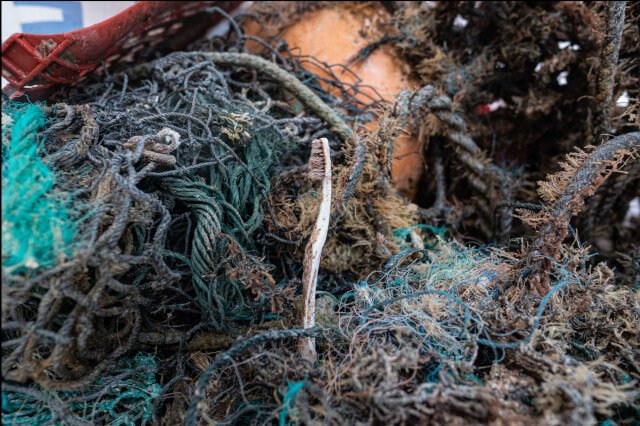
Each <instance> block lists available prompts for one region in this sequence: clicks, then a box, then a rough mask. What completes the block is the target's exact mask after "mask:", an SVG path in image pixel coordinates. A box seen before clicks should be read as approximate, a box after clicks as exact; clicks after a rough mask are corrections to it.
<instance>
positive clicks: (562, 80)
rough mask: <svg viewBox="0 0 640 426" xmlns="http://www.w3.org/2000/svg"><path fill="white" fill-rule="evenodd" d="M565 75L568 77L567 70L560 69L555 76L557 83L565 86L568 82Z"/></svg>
mask: <svg viewBox="0 0 640 426" xmlns="http://www.w3.org/2000/svg"><path fill="white" fill-rule="evenodd" d="M567 77H569V71H562V72H561V73H560V74H558V77H556V80H558V85H560V86H566V85H567V84H568V80H567Z"/></svg>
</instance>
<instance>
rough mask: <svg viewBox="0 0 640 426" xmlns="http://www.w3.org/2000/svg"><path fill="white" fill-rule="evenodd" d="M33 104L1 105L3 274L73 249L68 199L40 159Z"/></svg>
mask: <svg viewBox="0 0 640 426" xmlns="http://www.w3.org/2000/svg"><path fill="white" fill-rule="evenodd" d="M45 121H46V120H45V115H44V112H43V111H42V109H40V107H39V106H37V105H30V104H19V103H13V104H10V105H8V106H6V107H3V109H2V273H3V275H7V274H9V275H10V274H19V273H24V272H26V271H29V270H31V271H34V270H38V269H42V268H48V267H50V266H52V265H55V264H56V263H58V262H60V261H61V260H63V259H64V258H65V257H66V256H68V255H69V254H70V253H71V246H72V243H73V241H74V238H75V235H76V232H77V226H76V223H75V221H74V218H73V213H72V211H71V210H70V208H71V202H72V200H71V198H70V195H69V194H68V193H65V192H64V191H59V190H57V188H56V173H55V172H54V170H52V169H51V168H50V167H49V165H48V164H46V163H45V161H43V157H42V151H43V146H42V144H43V141H42V140H41V137H40V136H39V133H38V132H39V131H40V130H41V129H42V128H43V126H44V124H45Z"/></svg>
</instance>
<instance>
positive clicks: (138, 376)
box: [2, 353, 161, 426]
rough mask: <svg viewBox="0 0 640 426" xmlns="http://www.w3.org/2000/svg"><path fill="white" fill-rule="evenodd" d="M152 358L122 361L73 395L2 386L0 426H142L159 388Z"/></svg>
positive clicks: (155, 365) (143, 357)
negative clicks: (107, 374) (114, 369)
mask: <svg viewBox="0 0 640 426" xmlns="http://www.w3.org/2000/svg"><path fill="white" fill-rule="evenodd" d="M157 370H158V366H157V363H156V360H155V358H154V357H153V356H150V355H147V354H144V353H138V354H137V355H135V356H134V357H131V358H123V359H122V360H121V361H120V362H119V363H118V367H117V369H116V371H114V372H113V374H112V375H110V376H107V377H105V378H101V379H100V380H98V381H97V382H96V383H94V384H92V385H90V386H88V387H86V388H83V389H80V390H77V391H71V392H54V391H45V390H43V389H41V388H39V387H37V386H30V387H22V386H15V385H4V386H3V390H2V424H6V425H33V426H35V425H42V424H57V425H67V424H69V425H80V424H82V425H91V424H105V425H113V426H134V425H146V424H149V423H150V422H151V418H152V412H153V411H152V408H153V401H154V399H155V398H156V397H157V396H158V395H159V393H160V390H161V386H160V385H159V384H158V383H157V382H156V372H157Z"/></svg>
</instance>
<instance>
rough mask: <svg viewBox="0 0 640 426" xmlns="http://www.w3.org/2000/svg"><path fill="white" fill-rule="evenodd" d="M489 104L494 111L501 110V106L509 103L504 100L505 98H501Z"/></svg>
mask: <svg viewBox="0 0 640 426" xmlns="http://www.w3.org/2000/svg"><path fill="white" fill-rule="evenodd" d="M487 106H488V107H489V111H491V112H493V111H497V110H499V109H500V108H504V107H506V106H507V103H506V102H505V101H504V99H502V98H500V99H498V100H497V101H493V102H491V103H490V104H489V105H487Z"/></svg>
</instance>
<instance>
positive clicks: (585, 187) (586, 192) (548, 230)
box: [518, 132, 640, 295]
mask: <svg viewBox="0 0 640 426" xmlns="http://www.w3.org/2000/svg"><path fill="white" fill-rule="evenodd" d="M639 148H640V132H634V133H628V134H625V135H621V136H618V137H616V138H613V139H611V140H609V141H607V142H604V143H603V144H601V145H600V146H599V147H598V148H596V149H595V150H594V151H593V152H592V153H590V154H588V155H587V154H585V153H583V152H578V153H577V154H574V155H573V156H568V157H567V162H566V163H565V164H564V170H563V171H562V172H559V173H558V174H556V175H552V176H550V177H549V180H548V182H542V183H541V188H540V193H541V196H542V197H543V199H544V200H545V201H546V202H547V203H550V202H552V203H553V205H552V206H550V207H549V208H548V210H546V211H544V210H543V211H541V212H540V213H538V215H537V216H535V215H529V216H528V218H527V219H526V220H528V221H529V222H530V223H532V224H534V223H536V222H538V223H540V222H542V223H544V225H543V226H542V227H541V228H540V229H539V230H538V233H537V236H536V239H535V240H534V241H533V243H532V244H531V245H530V247H529V248H528V252H527V255H526V256H525V258H524V259H523V260H522V263H521V264H520V265H519V266H518V270H522V271H525V274H526V276H527V280H528V281H529V282H530V283H531V285H532V287H533V288H534V289H535V290H536V291H537V292H538V293H539V294H540V295H544V294H546V293H547V292H548V291H549V278H548V275H547V272H548V268H549V267H550V265H551V263H552V262H554V261H557V260H558V258H559V255H560V250H561V247H562V242H563V241H564V239H565V238H566V237H567V235H568V233H569V221H570V219H571V217H573V216H575V215H577V214H578V213H580V211H581V210H582V208H583V207H584V203H585V199H586V198H587V197H589V196H591V195H593V194H594V193H595V192H596V190H597V189H598V188H599V187H600V186H601V185H602V184H603V183H604V181H605V180H606V179H607V178H608V177H609V176H610V175H611V174H612V173H614V172H616V171H617V170H618V167H619V166H620V165H621V164H623V161H624V159H625V158H626V157H627V156H634V155H637V151H638V149H639Z"/></svg>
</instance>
